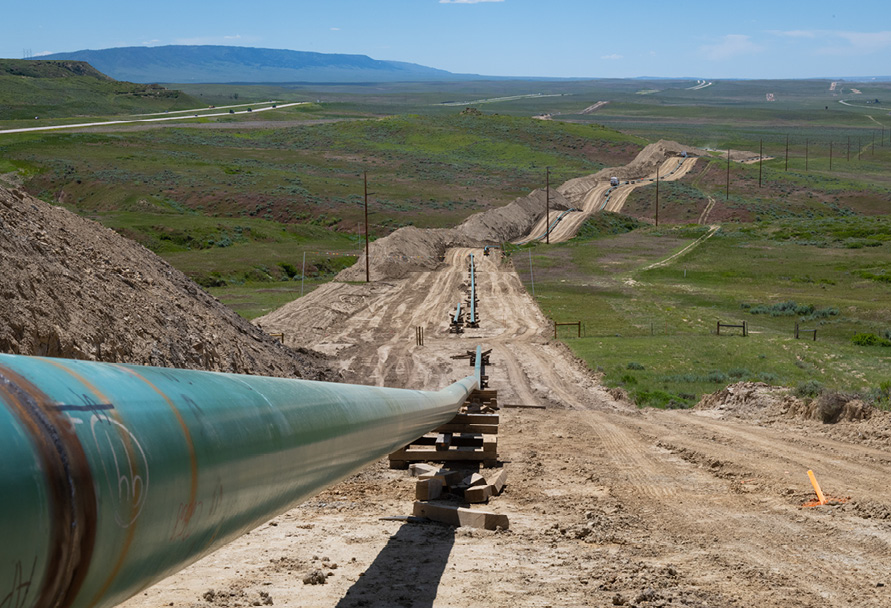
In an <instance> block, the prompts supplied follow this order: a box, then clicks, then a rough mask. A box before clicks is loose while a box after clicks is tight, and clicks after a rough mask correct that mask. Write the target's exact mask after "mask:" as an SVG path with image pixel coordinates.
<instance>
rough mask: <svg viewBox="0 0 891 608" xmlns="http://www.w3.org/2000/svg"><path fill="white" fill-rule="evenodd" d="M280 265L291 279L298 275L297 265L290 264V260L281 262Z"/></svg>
mask: <svg viewBox="0 0 891 608" xmlns="http://www.w3.org/2000/svg"><path fill="white" fill-rule="evenodd" d="M278 267H279V268H281V269H282V271H283V272H284V273H285V275H286V276H287V277H288V278H289V279H293V278H294V277H296V276H297V267H296V266H294V265H293V264H290V263H288V262H279V263H278Z"/></svg>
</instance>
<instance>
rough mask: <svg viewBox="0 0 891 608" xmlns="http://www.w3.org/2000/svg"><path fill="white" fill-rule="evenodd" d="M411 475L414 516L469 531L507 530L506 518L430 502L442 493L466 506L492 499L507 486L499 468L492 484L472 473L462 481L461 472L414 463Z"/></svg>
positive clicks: (486, 512)
mask: <svg viewBox="0 0 891 608" xmlns="http://www.w3.org/2000/svg"><path fill="white" fill-rule="evenodd" d="M409 468H410V469H411V473H412V475H413V476H414V477H417V479H418V481H417V482H416V484H415V499H416V500H415V503H414V508H413V513H412V514H413V515H414V516H415V517H425V518H427V519H430V520H433V521H438V522H441V523H444V524H448V525H451V526H469V527H471V528H484V529H486V530H497V529H499V528H500V529H502V530H507V529H508V528H509V526H510V522H509V520H508V517H507V515H500V514H498V513H491V512H489V511H479V510H476V509H469V508H466V507H462V506H458V505H457V504H454V502H453V503H452V504H448V503H446V504H442V503H432V502H429V501H433V500H438V499H440V498H442V497H443V494H445V493H450V494H451V495H452V498H456V497H461V496H462V495H463V498H464V502H465V503H484V502H488V501H489V498H490V497H492V496H497V495H498V494H500V493H501V491H502V490H503V489H504V485H505V484H506V483H507V471H506V470H505V469H501V470H500V471H498V473H496V474H495V476H494V477H492V478H491V481H489V482H487V481H486V479H485V478H484V477H483V476H482V475H480V474H479V473H472V474H470V475H468V476H467V477H464V478H463V479H462V478H461V473H459V472H458V471H452V470H448V469H439V468H438V467H435V466H432V465H429V464H423V463H415V464H412V465H411V466H410V467H409Z"/></svg>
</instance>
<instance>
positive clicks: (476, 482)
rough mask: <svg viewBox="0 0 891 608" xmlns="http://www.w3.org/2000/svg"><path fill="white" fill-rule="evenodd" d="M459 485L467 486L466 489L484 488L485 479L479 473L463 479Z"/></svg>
mask: <svg viewBox="0 0 891 608" xmlns="http://www.w3.org/2000/svg"><path fill="white" fill-rule="evenodd" d="M461 484H462V485H465V486H467V487H468V488H472V487H474V486H484V485H486V478H485V477H483V476H482V475H480V474H479V473H473V474H471V475H468V476H467V477H465V478H464V479H463V480H462V481H461Z"/></svg>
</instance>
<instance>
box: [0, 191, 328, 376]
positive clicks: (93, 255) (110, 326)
mask: <svg viewBox="0 0 891 608" xmlns="http://www.w3.org/2000/svg"><path fill="white" fill-rule="evenodd" d="M0 268H2V269H3V270H2V279H0V352H5V353H13V354H23V355H41V356H48V357H65V358H72V359H87V360H93V361H112V362H119V363H134V364H140V365H157V366H165V367H180V368H188V369H203V370H210V371H224V372H236V373H247V374H262V375H269V376H285V377H302V378H314V379H334V378H335V376H334V375H333V374H332V372H331V371H330V369H329V368H328V363H327V361H326V360H325V358H324V357H323V356H321V355H319V354H318V353H313V352H310V351H307V350H305V349H304V350H300V349H290V348H286V347H284V346H283V345H281V344H280V343H278V341H277V340H274V339H273V338H271V337H270V336H268V335H267V334H265V333H263V332H262V331H261V330H259V329H258V328H257V327H255V326H254V325H252V324H251V323H249V322H248V321H246V320H245V319H242V318H241V317H239V316H238V315H236V314H235V313H234V312H233V311H232V310H231V309H229V308H227V307H226V306H224V305H223V304H221V303H220V302H219V301H218V300H216V299H215V298H213V297H212V296H210V295H208V294H207V293H206V292H205V291H203V290H202V289H201V288H200V287H199V286H198V285H196V284H195V283H194V282H192V281H191V280H189V278H188V277H186V276H185V275H184V274H182V273H181V272H179V271H178V270H176V269H175V268H173V267H172V266H170V265H169V264H167V263H166V262H165V261H164V260H162V259H161V258H159V257H158V256H156V255H155V254H153V253H152V252H150V251H148V250H147V249H145V248H144V247H142V246H141V245H138V244H136V243H134V242H132V241H130V240H128V239H126V238H124V237H122V236H120V235H118V234H117V233H116V232H114V231H112V230H109V229H107V228H104V227H103V226H100V225H99V224H97V223H95V222H92V221H89V220H87V219H84V218H82V217H79V216H77V215H75V214H73V213H71V212H69V211H68V210H66V209H63V208H61V207H54V206H51V205H48V204H47V203H45V202H43V201H41V200H38V199H36V198H33V197H31V196H29V195H28V194H26V193H24V192H22V191H20V190H18V189H15V188H13V189H7V188H5V187H0Z"/></svg>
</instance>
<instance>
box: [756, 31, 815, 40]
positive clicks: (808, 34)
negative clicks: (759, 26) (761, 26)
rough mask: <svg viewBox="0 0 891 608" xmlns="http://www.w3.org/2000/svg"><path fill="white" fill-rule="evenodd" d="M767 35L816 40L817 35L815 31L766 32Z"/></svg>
mask: <svg viewBox="0 0 891 608" xmlns="http://www.w3.org/2000/svg"><path fill="white" fill-rule="evenodd" d="M768 33H770V34H774V35H776V36H784V37H786V38H816V37H817V36H818V35H819V32H817V31H816V30H788V31H782V30H768Z"/></svg>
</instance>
